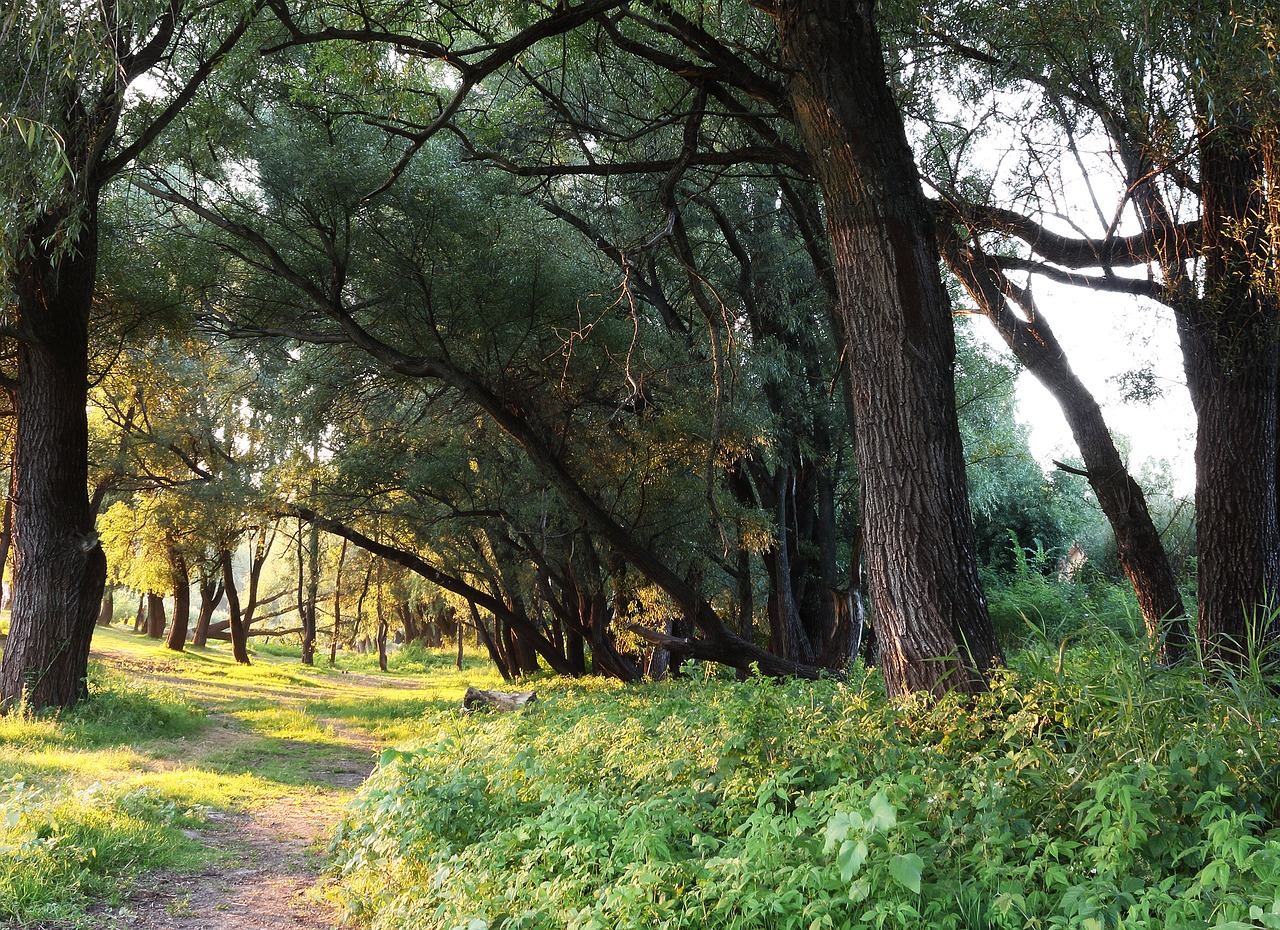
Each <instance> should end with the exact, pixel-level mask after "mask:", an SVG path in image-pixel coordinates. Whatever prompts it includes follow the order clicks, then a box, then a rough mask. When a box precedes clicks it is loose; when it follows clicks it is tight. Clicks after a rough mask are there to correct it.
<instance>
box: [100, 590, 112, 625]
mask: <svg viewBox="0 0 1280 930" xmlns="http://www.w3.org/2000/svg"><path fill="white" fill-rule="evenodd" d="M115 613H116V597H115V591H114V589H112V588H107V589H106V591H105V592H103V595H102V607H101V608H99V610H98V626H111V621H112V620H114V619H115Z"/></svg>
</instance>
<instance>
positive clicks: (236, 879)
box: [0, 630, 489, 930]
mask: <svg viewBox="0 0 1280 930" xmlns="http://www.w3.org/2000/svg"><path fill="white" fill-rule="evenodd" d="M92 657H93V659H94V660H96V661H97V662H99V663H101V665H102V667H103V669H104V670H105V672H106V674H107V675H109V676H113V677H114V678H115V679H116V680H118V681H124V682H126V683H127V687H128V689H130V690H131V691H133V690H135V689H136V690H137V691H138V692H141V693H145V692H146V691H147V689H161V690H162V691H164V692H168V693H172V694H178V695H181V698H182V699H183V700H184V701H186V702H188V703H189V704H192V705H195V706H196V707H198V708H200V709H201V710H202V711H203V713H204V715H205V716H204V720H203V726H201V727H200V728H199V729H198V730H197V731H196V732H194V733H191V734H189V735H185V736H178V737H161V738H150V739H141V740H139V741H137V742H135V743H133V744H132V745H129V746H127V747H123V748H124V750H125V751H126V752H127V754H128V761H127V763H125V764H120V763H118V762H116V763H112V762H109V761H107V762H105V763H104V764H103V765H101V766H97V768H99V769H101V771H94V772H93V775H94V777H95V778H97V779H98V780H99V781H105V782H108V783H110V782H111V780H112V779H116V780H118V781H120V782H121V783H130V784H132V783H137V784H153V785H154V784H173V785H177V784H185V785H186V788H184V789H178V788H176V787H175V788H174V789H173V791H174V796H175V797H179V798H182V797H183V794H182V792H183V791H185V790H188V789H192V790H194V786H195V785H196V784H203V785H204V786H205V793H204V794H203V795H200V794H199V793H198V792H197V796H199V797H200V798H201V803H200V804H199V805H198V807H199V813H198V816H197V821H196V823H195V824H194V825H189V826H187V827H186V828H185V829H183V831H182V832H183V834H184V835H185V836H186V838H187V839H188V840H191V841H193V843H192V850H193V853H192V855H191V856H190V857H189V860H188V861H189V864H188V863H183V864H182V865H181V866H179V867H178V868H175V869H171V870H157V871H153V872H151V873H149V874H146V875H144V876H142V877H141V878H140V879H138V880H136V881H134V882H132V883H131V884H130V885H129V886H128V887H127V888H123V889H122V893H121V894H120V895H118V896H116V897H117V899H116V900H113V901H109V902H108V901H101V902H97V903H93V904H90V906H89V908H88V925H89V926H92V927H101V928H104V930H160V928H164V930H285V928H290V930H330V928H336V927H338V926H340V925H341V923H342V913H341V909H340V907H339V906H338V905H337V904H336V903H334V899H335V896H334V895H332V894H328V893H327V892H329V891H331V890H332V883H333V881H334V879H333V877H332V875H331V873H330V871H329V870H328V868H327V856H326V847H327V846H328V844H329V841H330V839H331V838H332V835H333V831H334V828H335V827H336V825H337V824H338V822H339V820H340V819H341V816H342V812H343V809H344V807H345V806H346V804H347V803H348V802H349V801H350V800H351V798H352V797H353V796H354V794H355V791H356V789H357V788H358V787H359V786H360V784H361V783H362V782H363V781H364V779H365V778H366V777H367V776H368V775H369V773H370V772H371V771H372V770H373V768H374V767H375V764H376V760H377V755H378V753H379V751H380V750H381V749H382V748H384V747H385V746H387V745H393V744H394V743H395V742H397V741H399V740H402V739H404V738H407V737H408V736H411V735H412V733H413V727H414V723H415V721H416V720H418V719H420V718H421V716H422V714H423V712H424V711H426V710H427V709H428V708H433V709H434V708H440V707H442V706H450V705H452V706H456V705H457V703H458V702H459V701H460V700H461V696H462V693H463V691H464V690H465V684H463V682H464V681H466V682H473V681H474V683H477V684H480V685H481V686H482V687H484V686H487V681H488V678H489V673H488V672H487V671H481V670H480V669H478V668H477V669H475V670H474V672H473V673H472V674H471V675H470V676H466V673H457V672H455V671H454V670H453V669H448V670H447V673H445V674H441V672H442V671H444V670H436V669H431V670H430V674H429V675H427V674H421V672H423V671H424V670H423V669H419V670H418V671H419V674H411V673H401V674H394V673H393V674H391V675H385V674H381V673H378V672H377V671H376V666H375V667H374V669H373V670H352V669H350V668H349V669H347V670H329V669H325V668H319V667H318V668H315V669H308V668H305V667H303V666H301V665H300V663H299V662H298V660H297V659H296V658H295V657H288V656H279V655H271V654H269V653H259V654H258V655H256V656H255V658H254V665H253V666H250V667H248V668H245V667H239V666H236V665H234V664H233V663H231V662H229V660H228V658H227V657H226V656H225V655H224V654H223V653H222V652H221V650H219V649H217V648H214V649H210V650H189V651H188V652H187V653H184V654H177V653H173V652H169V651H167V650H165V649H164V648H163V646H162V645H161V644H159V643H156V642H154V641H149V642H148V641H145V640H143V639H142V638H140V637H135V636H132V635H131V634H127V633H123V632H121V631H119V630H107V631H105V632H100V633H99V634H98V635H97V636H96V637H95V641H94V649H93V656H92ZM356 661H359V660H356ZM477 664H478V663H477ZM393 671H394V670H393ZM76 767H83V768H86V769H89V768H94V767H95V766H94V765H93V764H92V763H91V762H88V761H86V762H84V763H83V765H82V766H76V765H71V764H68V765H67V770H68V771H71V770H72V769H73V768H76ZM113 767H114V768H117V769H119V771H115V772H113V771H112V769H113ZM160 790H161V791H164V790H166V789H164V788H161V789H160ZM177 803H178V804H179V806H182V805H185V804H186V803H187V802H186V800H179V801H178V802H177ZM196 844H198V845H196ZM84 920H85V919H84V918H83V917H82V918H80V919H79V920H77V921H76V922H74V923H71V924H63V923H57V922H54V923H50V922H37V923H30V922H18V923H16V924H5V923H3V922H2V921H0V930H11V928H13V930H17V928H21V930H58V928H62V927H67V926H75V927H77V928H78V927H83V926H85V922H84Z"/></svg>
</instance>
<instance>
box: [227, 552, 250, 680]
mask: <svg viewBox="0 0 1280 930" xmlns="http://www.w3.org/2000/svg"><path fill="white" fill-rule="evenodd" d="M221 559H222V587H223V589H224V590H225V591H226V595H227V612H228V614H229V615H230V618H231V655H232V656H233V657H234V658H235V660H236V661H237V662H239V663H240V664H241V665H248V664H249V644H248V640H249V636H248V630H246V629H245V625H244V617H243V616H241V614H240V595H239V594H238V593H237V592H236V579H235V566H234V565H233V564H232V562H231V550H230V549H223V550H222V555H221Z"/></svg>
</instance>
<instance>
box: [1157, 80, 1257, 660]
mask: <svg viewBox="0 0 1280 930" xmlns="http://www.w3.org/2000/svg"><path fill="white" fill-rule="evenodd" d="M1243 109H1244V105H1243V104H1237V103H1235V102H1232V103H1229V104H1227V105H1225V106H1224V107H1222V109H1221V112H1218V113H1216V115H1214V116H1213V118H1212V119H1211V118H1210V117H1208V116H1205V117H1203V119H1204V122H1203V124H1202V125H1204V126H1210V125H1211V126H1212V128H1211V129H1204V130H1202V133H1203V135H1202V137H1201V140H1200V146H1201V156H1200V186H1201V197H1202V200H1203V206H1202V212H1203V216H1204V224H1203V237H1204V244H1205V251H1204V258H1205V293H1204V297H1203V298H1201V299H1199V300H1195V301H1193V302H1188V303H1187V304H1186V305H1184V306H1183V308H1182V309H1183V319H1182V320H1180V322H1181V323H1182V326H1181V330H1182V331H1181V335H1182V339H1183V356H1184V359H1185V362H1186V371H1187V385H1188V387H1189V388H1190V389H1191V399H1192V403H1193V404H1194V406H1195V410H1196V418H1197V421H1198V425H1199V428H1198V430H1197V434H1196V452H1195V461H1196V540H1197V550H1198V555H1199V558H1198V570H1199V585H1198V588H1199V598H1200V618H1199V624H1198V627H1197V630H1198V635H1199V638H1200V643H1201V647H1202V653H1203V655H1204V657H1205V659H1206V660H1210V661H1223V662H1227V663H1230V664H1233V665H1243V664H1245V663H1246V662H1248V661H1249V658H1250V655H1251V650H1254V652H1253V655H1257V652H1256V650H1258V649H1260V648H1261V647H1262V646H1263V645H1265V642H1266V640H1267V639H1269V638H1270V637H1272V636H1274V635H1275V634H1276V623H1275V615H1276V604H1277V601H1278V599H1280V523H1278V522H1277V511H1276V506H1277V498H1276V468H1277V449H1276V430H1277V415H1276V402H1277V389H1278V388H1280V383H1278V377H1277V376H1278V373H1280V341H1278V338H1277V333H1278V329H1280V326H1278V324H1280V306H1278V302H1277V298H1276V295H1275V293H1274V292H1273V291H1272V290H1271V289H1270V288H1265V287H1263V286H1261V285H1259V283H1258V282H1257V279H1256V277H1255V275H1256V273H1258V272H1259V271H1260V270H1261V269H1267V268H1272V267H1273V264H1272V263H1273V261H1274V256H1273V255H1272V254H1271V246H1270V241H1269V240H1270V237H1269V235H1268V231H1267V229H1266V228H1265V227H1266V216H1267V212H1266V209H1265V204H1263V203H1262V202H1261V192H1262V191H1263V190H1264V189H1265V185H1266V184H1267V179H1266V178H1264V176H1263V171H1262V165H1261V163H1260V159H1259V155H1258V150H1257V145H1258V143H1257V140H1256V139H1255V138H1253V127H1252V125H1250V124H1249V122H1248V118H1247V117H1246V116H1244V115H1243V113H1242V112H1241V111H1243ZM1271 181H1274V179H1271Z"/></svg>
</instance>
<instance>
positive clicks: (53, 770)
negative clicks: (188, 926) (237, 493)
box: [0, 628, 496, 927]
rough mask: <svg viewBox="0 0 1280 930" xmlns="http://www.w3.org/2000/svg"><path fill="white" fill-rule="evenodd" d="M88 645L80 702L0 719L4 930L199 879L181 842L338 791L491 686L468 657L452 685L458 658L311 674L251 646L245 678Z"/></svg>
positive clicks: (105, 636)
mask: <svg viewBox="0 0 1280 930" xmlns="http://www.w3.org/2000/svg"><path fill="white" fill-rule="evenodd" d="M94 648H95V650H97V651H99V652H101V653H103V654H104V655H105V656H106V659H105V660H104V661H93V662H91V664H90V680H89V692H90V697H89V700H87V701H85V702H83V703H82V704H80V705H79V706H77V707H76V708H74V709H73V710H71V711H68V712H64V713H62V714H56V715H36V714H30V713H25V714H24V713H19V714H10V715H8V716H0V924H5V925H12V926H19V927H21V926H38V925H41V924H45V925H49V924H53V925H57V926H59V927H92V926H94V922H93V920H92V918H90V917H89V916H87V914H86V907H87V906H88V905H89V904H90V903H92V902H95V901H96V902H100V903H106V904H108V905H111V904H116V903H118V902H119V901H120V899H121V896H122V894H124V893H126V892H127V890H128V888H129V887H130V886H131V884H132V883H133V882H135V881H137V880H139V879H140V878H141V877H143V876H146V875H148V874H151V873H153V872H154V871H156V870H158V869H168V870H177V871H183V870H198V869H199V868H200V867H201V865H202V863H204V862H205V861H206V860H207V857H208V855H209V852H208V850H207V849H206V848H205V847H203V846H202V845H200V844H199V843H198V842H195V841H193V840H192V839H189V838H188V837H187V836H186V835H185V834H184V832H183V830H184V829H190V828H192V827H200V826H202V825H205V824H206V822H207V818H208V816H209V815H210V814H211V813H213V812H217V811H223V812H231V811H240V810H245V809H249V808H253V807H254V806H255V805H257V804H260V803H264V802H268V801H271V800H275V799H298V800H299V801H300V802H303V809H305V802H307V801H308V800H309V799H311V798H313V797H315V796H316V794H317V792H323V793H327V794H334V793H335V791H337V790H338V789H335V788H334V787H333V786H332V784H331V781H332V775H333V773H335V772H343V773H356V772H359V771H360V770H361V766H362V765H367V764H368V761H369V760H370V759H371V758H372V754H373V748H374V747H375V746H376V745H378V744H381V743H382V742H384V741H386V740H389V739H400V738H404V737H405V736H407V735H408V734H409V733H410V732H412V731H413V730H414V729H415V727H416V723H417V721H418V720H420V719H421V717H422V715H423V714H424V713H426V712H428V711H431V712H439V711H441V710H442V709H444V708H445V707H448V706H456V705H457V704H458V702H459V701H460V700H461V696H462V692H463V690H465V687H466V685H467V684H478V685H480V686H482V687H489V686H492V685H493V684H494V683H495V681H496V678H495V676H494V674H493V673H492V671H490V670H489V669H488V667H487V663H484V664H483V665H482V664H481V662H480V661H479V660H478V659H477V658H476V657H475V656H474V655H472V656H470V657H469V668H468V670H467V671H466V672H463V673H459V672H457V671H456V670H455V669H453V666H452V662H453V654H452V652H450V653H449V654H447V655H446V654H445V653H443V652H431V651H423V650H411V651H409V652H407V653H406V654H404V655H403V656H401V655H395V656H393V659H392V662H393V665H392V671H391V672H390V673H388V674H385V675H384V674H382V673H380V672H378V671H377V665H376V661H377V660H376V657H372V660H370V659H369V658H368V657H359V656H351V655H346V654H341V653H340V654H339V664H338V668H336V669H329V668H327V667H326V666H324V665H321V666H318V667H315V668H306V667H304V666H302V665H301V664H300V663H299V662H298V652H297V650H296V649H293V650H290V649H287V648H280V647H271V648H257V649H254V650H253V664H252V665H250V666H247V667H246V666H240V665H237V664H236V663H235V662H234V661H233V660H232V658H231V656H230V653H229V650H228V649H227V648H225V647H223V646H221V645H215V646H212V647H210V648H206V649H198V650H197V649H188V650H187V651H185V652H183V653H175V652H172V651H171V650H168V649H166V648H165V647H164V646H163V644H162V643H160V642H157V641H155V640H148V639H146V638H145V637H140V636H135V635H133V634H132V633H130V632H126V631H124V630H122V629H118V628H116V629H100V630H98V631H97V633H96V634H95V638H94ZM426 675H430V676H431V679H430V683H429V684H427V683H426V680H425V677H424V676H426ZM409 686H412V687H409ZM350 777H352V778H358V777H359V776H358V775H352V776H350Z"/></svg>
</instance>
